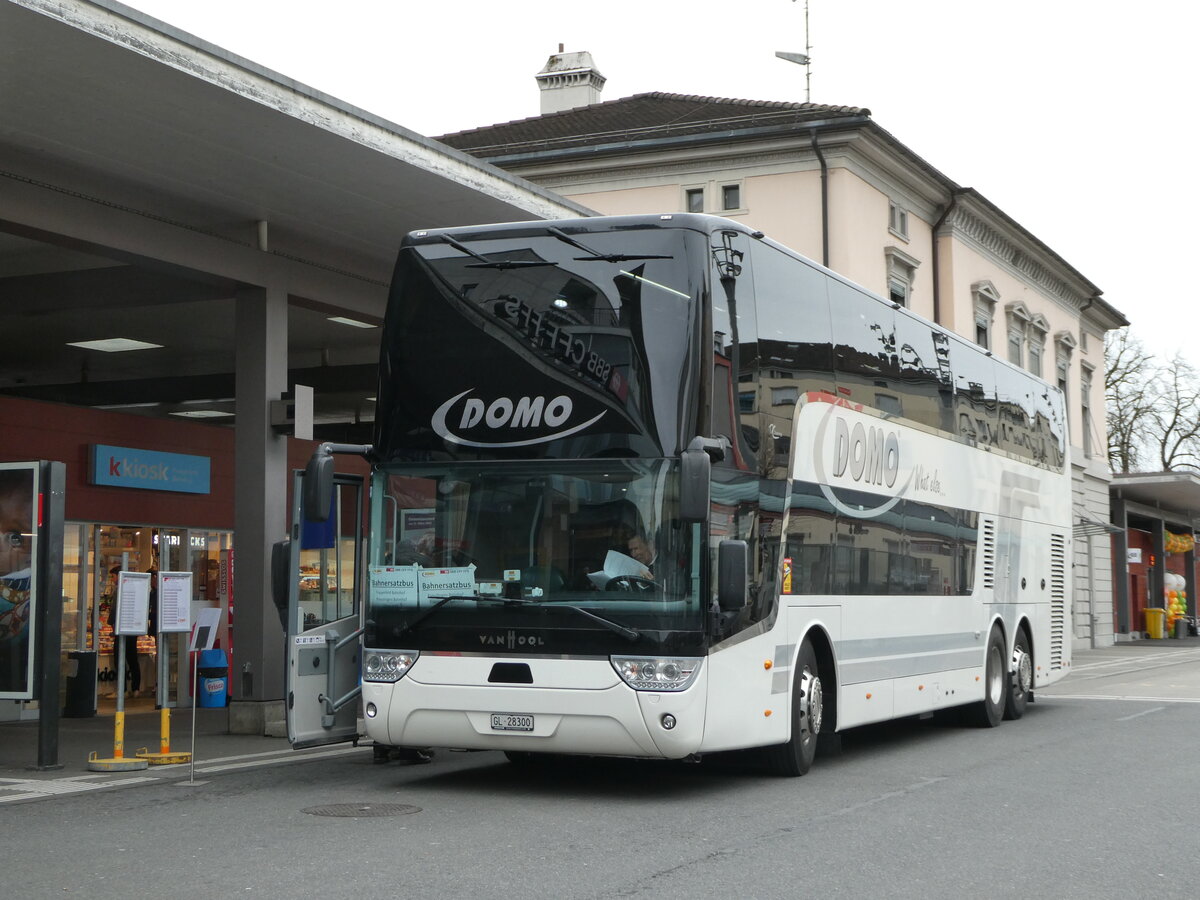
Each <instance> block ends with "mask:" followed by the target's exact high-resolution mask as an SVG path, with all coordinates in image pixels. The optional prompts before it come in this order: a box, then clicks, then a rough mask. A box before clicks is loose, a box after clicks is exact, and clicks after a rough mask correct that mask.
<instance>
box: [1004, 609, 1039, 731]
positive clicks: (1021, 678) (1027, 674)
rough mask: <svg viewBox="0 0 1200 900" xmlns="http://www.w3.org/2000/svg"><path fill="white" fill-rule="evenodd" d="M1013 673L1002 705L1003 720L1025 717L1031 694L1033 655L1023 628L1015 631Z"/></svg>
mask: <svg viewBox="0 0 1200 900" xmlns="http://www.w3.org/2000/svg"><path fill="white" fill-rule="evenodd" d="M1012 662H1013V673H1012V677H1011V678H1010V679H1009V685H1008V698H1007V699H1006V700H1005V703H1004V718H1006V719H1019V718H1021V716H1023V715H1025V707H1026V706H1027V705H1028V704H1029V695H1030V694H1031V693H1032V692H1033V653H1032V652H1031V651H1030V649H1029V637H1028V636H1027V635H1026V634H1025V629H1024V628H1018V629H1017V639H1016V641H1015V642H1014V645H1013V660H1012Z"/></svg>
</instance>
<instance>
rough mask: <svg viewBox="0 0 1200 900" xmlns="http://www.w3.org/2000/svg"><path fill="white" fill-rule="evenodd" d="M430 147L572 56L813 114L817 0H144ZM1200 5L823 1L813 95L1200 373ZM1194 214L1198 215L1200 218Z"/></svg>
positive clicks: (1063, 0) (484, 121) (679, 86)
mask: <svg viewBox="0 0 1200 900" xmlns="http://www.w3.org/2000/svg"><path fill="white" fill-rule="evenodd" d="M129 5H131V6H133V7H135V8H137V9H140V10H142V11H144V12H146V13H148V14H149V15H151V16H154V17H155V18H158V19H161V20H163V21H165V22H168V23H170V24H171V25H174V26H175V27H177V28H180V29H182V30H184V31H188V32H190V33H192V34H194V35H197V36H199V37H201V38H204V39H205V40H208V41H210V42H212V43H214V44H217V45H218V46H221V47H224V48H225V49H227V50H230V51H232V52H234V53H237V54H239V55H241V56H244V57H247V58H248V59H251V60H253V61H254V62H256V63H259V64H260V65H263V66H265V67H267V68H269V69H273V70H275V71H277V72H280V73H282V74H284V75H287V76H289V77H291V78H294V79H296V80H297V81H300V82H303V83H304V84H307V85H309V86H310V87H314V88H317V89H319V90H321V91H324V92H325V93H328V94H331V95H333V96H335V97H337V98H339V99H341V100H344V101H346V102H348V103H352V104H354V105H356V106H360V107H362V108H364V109H366V110H368V111H370V112H372V113H375V114H377V115H379V116H382V117H384V118H386V119H389V120H391V121H393V122H396V123H398V124H400V125H403V126H404V127H406V128H409V129H411V130H413V131H417V132H420V133H421V134H425V135H430V136H437V135H441V134H447V133H449V132H453V131H461V130H464V129H468V128H473V127H477V126H480V125H490V124H493V123H496V122H506V121H510V120H513V119H520V118H525V117H527V116H534V115H537V114H538V111H539V110H538V103H539V101H538V90H537V86H536V84H535V82H534V79H533V76H534V74H535V73H537V71H538V70H539V69H541V67H542V65H543V64H544V63H545V61H546V58H547V57H548V56H549V55H550V54H551V53H553V52H555V51H556V50H557V49H558V45H559V44H560V43H561V44H564V45H565V47H566V49H567V50H588V51H590V52H591V53H592V56H593V58H594V59H595V62H596V65H597V67H598V68H599V69H600V71H601V72H602V73H603V74H604V75H605V76H606V77H607V78H608V82H607V84H606V85H605V88H604V93H603V95H602V99H605V100H615V99H617V98H620V97H627V96H629V95H631V94H636V93H641V92H644V91H670V92H674V93H684V94H703V95H708V96H719V97H738V98H747V99H756V100H804V99H805V81H804V69H803V68H802V67H800V66H796V65H793V64H791V63H787V62H783V61H782V60H778V59H776V58H775V56H774V53H775V51H776V50H792V51H803V50H804V44H805V28H804V9H805V4H804V0H740V2H714V0H592V2H563V0H507V2H497V0H443V2H438V3H430V2H420V0H340V2H338V3H333V2H329V0H323V2H318V0H131V2H130V4H129ZM1198 34H1200V5H1198V4H1194V3H1188V2H1183V0H1142V2H1140V3H1128V2H1121V3H1119V2H1116V0H1004V2H999V0H992V2H986V0H890V2H889V0H810V3H809V39H810V44H811V47H812V51H811V55H812V60H813V64H812V96H811V99H812V100H813V102H816V103H828V104H834V105H846V106H863V107H867V108H869V109H870V110H871V112H872V117H873V118H874V120H875V122H876V123H877V124H879V125H880V126H882V127H883V128H885V129H887V130H888V131H890V132H891V133H892V134H894V135H895V136H896V137H897V138H899V139H900V140H901V141H902V142H904V143H905V144H907V145H908V147H909V148H911V149H912V150H913V151H914V152H916V153H917V154H918V155H920V156H921V157H923V158H924V159H925V160H926V161H927V162H929V163H930V164H931V165H933V166H934V167H935V168H937V169H939V170H940V171H941V172H943V173H944V174H945V175H946V176H948V177H949V178H951V179H953V180H954V181H955V182H957V183H958V184H961V185H963V186H966V187H973V188H975V189H976V190H978V191H979V192H980V193H982V194H983V195H984V196H986V197H987V198H988V199H989V200H991V201H992V202H993V203H995V204H996V205H997V206H999V207H1000V208H1001V209H1003V210H1004V211H1005V212H1006V213H1008V214H1009V215H1010V216H1012V217H1013V218H1014V219H1016V220H1017V221H1018V222H1020V223H1021V224H1022V225H1024V226H1025V227H1026V228H1027V229H1029V230H1030V231H1031V232H1033V233H1034V234H1035V235H1036V236H1037V237H1038V238H1040V239H1041V240H1042V241H1044V242H1045V243H1046V244H1047V245H1049V246H1050V247H1051V248H1052V249H1054V250H1055V251H1056V252H1057V253H1058V254H1059V255H1060V256H1062V257H1063V258H1064V259H1066V260H1067V262H1069V263H1070V264H1071V265H1072V266H1074V267H1075V268H1076V269H1078V270H1079V271H1080V272H1081V273H1082V274H1083V275H1084V277H1086V278H1087V279H1089V280H1090V281H1091V282H1092V283H1094V284H1096V285H1098V286H1099V287H1100V288H1101V290H1102V291H1103V292H1104V293H1103V296H1104V298H1105V299H1106V300H1107V301H1108V302H1109V303H1111V304H1112V305H1113V306H1115V307H1116V308H1117V309H1119V310H1121V311H1122V312H1123V313H1124V314H1125V316H1126V317H1127V318H1128V319H1129V320H1130V321H1131V322H1132V323H1133V324H1132V331H1133V333H1134V334H1135V335H1136V336H1138V337H1139V338H1141V339H1142V341H1143V342H1144V343H1145V344H1146V345H1147V346H1148V347H1149V348H1150V349H1151V350H1152V351H1154V352H1156V353H1158V354H1160V355H1170V354H1172V353H1174V352H1176V351H1179V350H1181V351H1183V353H1184V355H1185V356H1186V357H1187V358H1188V359H1189V360H1190V361H1192V362H1193V363H1200V296H1198V295H1197V292H1196V291H1195V290H1194V289H1193V288H1192V287H1191V286H1190V285H1191V283H1192V282H1193V281H1195V280H1198V279H1197V277H1196V273H1195V271H1194V262H1193V260H1194V259H1195V257H1196V255H1197V248H1196V240H1197V237H1198V234H1197V228H1196V226H1195V222H1196V216H1200V188H1198V187H1197V179H1198V178H1200V175H1198V174H1197V164H1196V152H1195V143H1194V136H1195V132H1196V127H1195V124H1194V123H1195V122H1196V114H1197V109H1196V107H1197V95H1198V93H1200V72H1198V71H1197V69H1198V63H1197V59H1196V53H1197V51H1196V41H1197V35H1198ZM1193 214H1195V215H1193Z"/></svg>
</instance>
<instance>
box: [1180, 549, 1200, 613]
mask: <svg viewBox="0 0 1200 900" xmlns="http://www.w3.org/2000/svg"><path fill="white" fill-rule="evenodd" d="M1183 578H1184V581H1185V583H1186V587H1185V590H1186V591H1187V612H1188V615H1189V616H1194V615H1196V609H1197V607H1196V551H1195V550H1189V551H1188V552H1187V553H1185V554H1183Z"/></svg>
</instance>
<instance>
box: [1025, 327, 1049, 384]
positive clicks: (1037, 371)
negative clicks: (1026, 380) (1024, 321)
mask: <svg viewBox="0 0 1200 900" xmlns="http://www.w3.org/2000/svg"><path fill="white" fill-rule="evenodd" d="M1025 333H1026V335H1027V337H1028V339H1029V365H1028V367H1027V368H1028V369H1029V371H1030V372H1032V373H1033V374H1034V375H1036V376H1037V377H1038V378H1041V377H1042V357H1043V356H1045V354H1046V335H1047V334H1049V333H1050V323H1049V322H1047V321H1046V317H1045V316H1043V315H1040V314H1037V313H1035V314H1034V315H1033V317H1032V318H1031V319H1030V320H1029V327H1028V329H1026V332H1025Z"/></svg>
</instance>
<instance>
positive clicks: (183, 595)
mask: <svg viewBox="0 0 1200 900" xmlns="http://www.w3.org/2000/svg"><path fill="white" fill-rule="evenodd" d="M191 601H192V573H191V572H159V573H158V630H159V631H160V632H177V631H191V630H192V621H191V618H192V617H191Z"/></svg>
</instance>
